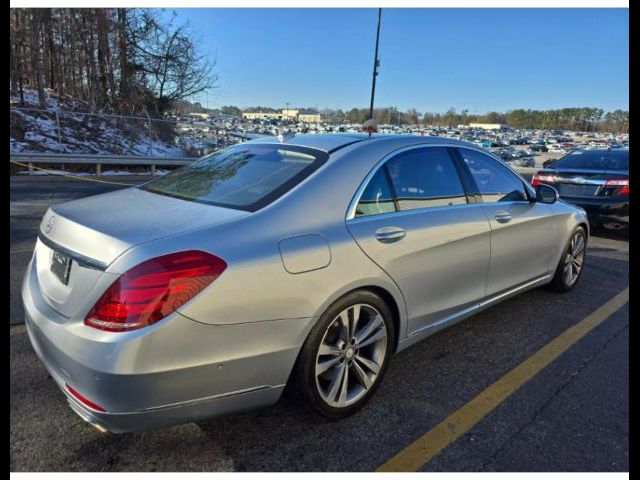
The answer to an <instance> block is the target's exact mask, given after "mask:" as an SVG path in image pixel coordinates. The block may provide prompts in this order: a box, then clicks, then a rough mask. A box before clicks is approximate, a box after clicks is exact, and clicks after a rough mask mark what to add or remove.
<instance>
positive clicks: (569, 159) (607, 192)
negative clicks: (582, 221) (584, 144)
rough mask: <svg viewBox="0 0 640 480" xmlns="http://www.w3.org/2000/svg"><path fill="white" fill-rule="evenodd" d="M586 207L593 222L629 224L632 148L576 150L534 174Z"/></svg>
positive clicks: (616, 225)
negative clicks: (630, 158)
mask: <svg viewBox="0 0 640 480" xmlns="http://www.w3.org/2000/svg"><path fill="white" fill-rule="evenodd" d="M539 183H546V184H548V185H552V186H554V187H555V188H556V189H557V190H558V193H559V194H560V198H561V199H562V200H564V201H566V202H568V203H573V204H575V205H578V206H580V207H582V208H584V209H585V211H586V212H587V215H588V216H589V221H590V222H591V224H592V225H598V224H604V225H606V226H610V227H613V228H622V227H628V225H629V149H627V148H624V149H606V150H576V151H574V152H571V153H569V154H567V155H565V156H564V157H562V158H559V159H558V160H556V161H555V162H553V164H551V165H550V166H549V167H547V168H545V169H543V170H540V171H539V172H538V173H536V174H535V175H534V176H533V179H532V180H531V184H532V185H533V186H536V185H538V184H539Z"/></svg>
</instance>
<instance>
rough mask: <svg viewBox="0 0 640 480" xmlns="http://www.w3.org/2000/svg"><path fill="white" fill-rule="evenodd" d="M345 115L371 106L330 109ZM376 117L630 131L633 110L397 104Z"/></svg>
mask: <svg viewBox="0 0 640 480" xmlns="http://www.w3.org/2000/svg"><path fill="white" fill-rule="evenodd" d="M328 113H330V114H333V115H338V116H340V115H341V116H342V117H343V118H344V119H345V121H347V122H348V123H362V122H365V121H366V120H367V119H368V118H369V109H367V108H353V109H351V110H348V111H347V112H342V111H333V112H328ZM373 113H374V114H373V117H374V118H375V119H376V120H377V121H378V122H379V123H383V124H391V125H429V126H446V127H457V126H458V125H469V124H470V123H502V124H507V125H509V126H510V127H513V128H527V129H549V130H553V129H559V130H574V131H584V132H592V131H609V132H617V133H628V132H629V112H628V111H623V110H615V111H612V112H605V111H604V110H603V109H601V108H591V107H582V108H561V109H551V110H531V109H523V108H519V109H515V110H510V111H507V112H488V113H484V114H471V113H469V110H466V109H465V110H462V111H460V112H457V111H456V110H455V109H454V108H453V107H452V108H450V109H449V110H447V111H446V112H444V113H438V112H425V113H420V112H418V111H417V110H416V109H415V108H411V109H409V110H406V111H404V112H401V111H399V110H398V109H397V108H396V107H386V108H377V109H374V112H373Z"/></svg>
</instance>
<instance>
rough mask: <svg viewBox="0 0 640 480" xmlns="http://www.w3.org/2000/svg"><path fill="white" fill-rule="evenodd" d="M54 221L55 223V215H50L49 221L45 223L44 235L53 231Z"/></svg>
mask: <svg viewBox="0 0 640 480" xmlns="http://www.w3.org/2000/svg"><path fill="white" fill-rule="evenodd" d="M55 221H56V217H55V215H52V216H51V218H50V219H49V221H48V222H47V226H46V228H45V232H46V233H51V230H53V224H54V222H55Z"/></svg>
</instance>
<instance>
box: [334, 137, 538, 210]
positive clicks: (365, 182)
mask: <svg viewBox="0 0 640 480" xmlns="http://www.w3.org/2000/svg"><path fill="white" fill-rule="evenodd" d="M431 147H444V148H466V149H468V150H474V151H477V152H479V153H484V154H485V155H488V156H489V157H491V158H492V159H494V160H497V161H498V162H500V163H501V164H502V165H504V166H505V167H506V168H508V169H509V171H511V172H512V173H513V174H515V175H516V177H517V178H519V179H520V180H521V181H522V183H523V185H524V186H525V189H526V190H527V191H528V193H529V194H530V195H531V196H532V198H535V192H534V191H533V190H532V189H531V187H529V184H528V183H527V181H526V180H525V179H524V178H523V177H522V176H521V175H520V174H519V173H518V172H516V171H515V170H513V169H512V168H511V167H510V166H509V165H507V164H506V163H505V162H503V161H502V160H501V159H499V158H498V157H496V156H495V155H493V154H492V153H491V152H488V151H486V150H483V149H481V148H474V147H471V146H467V145H458V144H456V143H418V144H414V145H408V146H406V147H401V148H398V149H396V150H393V151H391V152H389V153H387V154H386V155H385V156H384V157H382V159H380V160H379V161H378V162H377V163H376V164H375V165H374V166H373V168H372V169H371V170H370V171H369V173H368V174H367V175H366V176H365V177H364V180H363V181H362V183H360V186H359V187H358V189H357V190H356V193H355V194H354V195H353V197H352V199H351V202H350V203H349V207H348V208H347V213H346V217H345V221H347V222H349V221H353V220H357V219H360V218H369V217H374V218H384V217H380V215H385V216H391V215H398V214H402V213H407V212H416V211H424V210H427V211H432V210H433V209H434V208H454V207H465V206H469V205H482V204H483V202H480V203H477V204H474V203H467V204H466V205H441V206H438V207H423V208H419V209H412V210H401V211H397V212H389V213H374V214H372V215H362V216H361V217H356V207H357V206H358V202H360V198H361V197H362V194H363V193H364V190H365V188H367V185H369V182H370V181H371V179H372V178H373V176H374V175H375V174H376V173H378V170H380V168H382V166H383V165H384V164H385V163H387V161H389V160H391V159H392V158H393V157H395V156H396V155H399V154H401V153H404V152H407V151H410V150H415V149H419V148H420V149H423V148H431ZM451 161H454V159H453V158H452V159H451ZM460 182H461V183H462V179H460ZM462 188H463V189H464V184H463V186H462ZM465 193H466V194H467V195H468V194H469V192H466V191H465ZM485 204H486V203H485Z"/></svg>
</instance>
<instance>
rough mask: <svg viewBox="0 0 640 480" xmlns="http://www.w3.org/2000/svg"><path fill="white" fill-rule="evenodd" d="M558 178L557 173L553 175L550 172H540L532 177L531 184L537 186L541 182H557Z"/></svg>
mask: <svg viewBox="0 0 640 480" xmlns="http://www.w3.org/2000/svg"><path fill="white" fill-rule="evenodd" d="M556 180H557V177H556V176H555V175H552V174H550V173H541V172H538V173H536V174H535V175H534V176H533V178H532V179H531V185H532V186H533V187H535V186H537V185H539V184H541V183H555V182H556Z"/></svg>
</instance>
